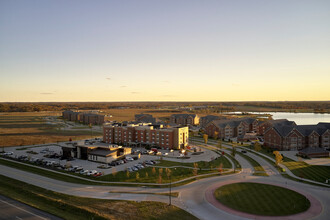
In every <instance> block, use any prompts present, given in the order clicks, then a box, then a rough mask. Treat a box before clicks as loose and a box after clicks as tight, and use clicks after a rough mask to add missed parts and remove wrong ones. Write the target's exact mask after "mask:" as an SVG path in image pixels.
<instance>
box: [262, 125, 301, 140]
mask: <svg viewBox="0 0 330 220" xmlns="http://www.w3.org/2000/svg"><path fill="white" fill-rule="evenodd" d="M273 128H274V129H275V130H276V131H277V132H278V133H279V134H280V135H281V136H282V137H285V136H287V135H288V134H289V133H290V132H291V131H292V130H293V129H294V128H295V126H292V125H282V124H275V125H274V126H273ZM270 129H271V128H269V129H268V130H270ZM268 130H267V131H268ZM267 131H266V132H267ZM266 132H265V133H266Z"/></svg>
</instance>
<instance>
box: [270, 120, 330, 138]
mask: <svg viewBox="0 0 330 220" xmlns="http://www.w3.org/2000/svg"><path fill="white" fill-rule="evenodd" d="M283 122H284V123H275V124H274V125H273V128H274V129H275V130H276V131H277V132H278V133H279V134H280V135H281V136H282V137H285V136H287V135H288V134H289V133H290V132H291V131H292V130H293V129H297V130H298V131H299V132H300V133H301V134H302V135H303V136H305V137H306V136H309V135H311V134H312V133H313V132H316V133H317V134H318V135H322V134H324V132H326V131H327V130H328V128H327V127H330V123H319V124H317V125H296V124H295V123H294V122H293V123H290V122H291V121H283ZM270 129H271V128H269V129H268V130H270ZM268 130H266V132H267V131H268Z"/></svg>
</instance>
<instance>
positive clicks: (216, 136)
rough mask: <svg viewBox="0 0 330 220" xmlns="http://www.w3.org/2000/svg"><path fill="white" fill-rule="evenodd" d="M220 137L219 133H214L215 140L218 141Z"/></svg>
mask: <svg viewBox="0 0 330 220" xmlns="http://www.w3.org/2000/svg"><path fill="white" fill-rule="evenodd" d="M218 136H219V132H217V131H214V140H216V139H218Z"/></svg>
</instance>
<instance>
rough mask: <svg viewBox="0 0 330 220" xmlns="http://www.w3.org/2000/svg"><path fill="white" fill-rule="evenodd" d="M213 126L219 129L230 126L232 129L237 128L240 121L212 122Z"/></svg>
mask: <svg viewBox="0 0 330 220" xmlns="http://www.w3.org/2000/svg"><path fill="white" fill-rule="evenodd" d="M213 123H214V125H215V126H217V127H219V128H225V127H226V126H228V125H229V126H230V127H232V128H234V127H237V126H238V125H239V124H240V123H241V121H238V120H231V119H227V120H215V121H213Z"/></svg>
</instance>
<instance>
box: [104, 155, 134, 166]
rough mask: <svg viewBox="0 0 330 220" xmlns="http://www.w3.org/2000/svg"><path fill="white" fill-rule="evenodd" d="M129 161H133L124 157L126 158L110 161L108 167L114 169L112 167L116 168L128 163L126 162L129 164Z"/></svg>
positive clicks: (131, 158)
mask: <svg viewBox="0 0 330 220" xmlns="http://www.w3.org/2000/svg"><path fill="white" fill-rule="evenodd" d="M136 159H138V158H136ZM131 161H134V158H133V157H126V158H124V159H121V160H116V161H112V162H111V163H109V164H108V165H109V166H112V167H114V166H118V165H121V164H124V163H128V162H131Z"/></svg>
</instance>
